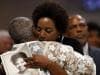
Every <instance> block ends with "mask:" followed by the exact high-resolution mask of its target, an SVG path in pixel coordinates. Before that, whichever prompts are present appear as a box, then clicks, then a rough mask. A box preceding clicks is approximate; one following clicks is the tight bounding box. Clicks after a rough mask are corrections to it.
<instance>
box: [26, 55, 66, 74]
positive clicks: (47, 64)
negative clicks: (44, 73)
mask: <svg viewBox="0 0 100 75" xmlns="http://www.w3.org/2000/svg"><path fill="white" fill-rule="evenodd" d="M26 61H27V62H28V64H27V65H26V66H27V67H38V68H43V69H47V70H48V71H49V72H50V74H51V75H58V74H59V75H67V73H66V71H65V70H64V69H62V68H61V66H60V65H58V64H57V63H55V62H52V61H50V60H49V59H48V58H47V57H45V56H43V55H33V57H32V58H29V59H28V58H27V60H26Z"/></svg>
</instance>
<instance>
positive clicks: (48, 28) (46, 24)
mask: <svg viewBox="0 0 100 75" xmlns="http://www.w3.org/2000/svg"><path fill="white" fill-rule="evenodd" d="M36 30H37V34H38V37H39V40H40V41H55V40H56V39H57V38H58V36H59V31H58V30H57V29H56V27H55V23H54V22H53V20H52V19H50V18H47V17H44V18H40V19H39V20H38V23H37V28H36Z"/></svg>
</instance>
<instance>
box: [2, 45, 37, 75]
mask: <svg viewBox="0 0 100 75" xmlns="http://www.w3.org/2000/svg"><path fill="white" fill-rule="evenodd" d="M31 55H32V54H31V50H30V48H29V47H28V44H26V43H22V44H18V45H14V46H13V48H12V50H11V51H8V52H6V53H4V54H2V55H1V60H2V64H3V66H4V69H5V72H6V75H39V74H38V69H33V68H26V67H25V64H27V63H26V62H25V60H24V58H26V57H30V56H31Z"/></svg>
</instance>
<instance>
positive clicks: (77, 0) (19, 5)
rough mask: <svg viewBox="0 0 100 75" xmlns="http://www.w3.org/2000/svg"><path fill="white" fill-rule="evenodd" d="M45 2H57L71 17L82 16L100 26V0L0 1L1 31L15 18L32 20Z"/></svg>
mask: <svg viewBox="0 0 100 75" xmlns="http://www.w3.org/2000/svg"><path fill="white" fill-rule="evenodd" d="M44 1H54V2H57V3H59V4H60V5H62V6H63V7H64V8H65V9H66V11H67V13H68V14H69V15H73V14H81V15H82V16H83V17H85V18H86V19H87V21H95V22H97V23H99V25H100V21H99V19H100V0H0V29H2V28H3V29H7V27H8V23H9V21H10V20H11V19H12V18H14V17H17V16H26V17H29V18H31V14H32V12H33V10H34V8H35V7H36V6H37V5H38V4H39V3H42V2H44Z"/></svg>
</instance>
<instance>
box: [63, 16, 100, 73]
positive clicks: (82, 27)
mask: <svg viewBox="0 0 100 75" xmlns="http://www.w3.org/2000/svg"><path fill="white" fill-rule="evenodd" d="M68 23H69V24H68V27H67V29H66V33H65V34H64V36H65V37H69V38H73V39H76V40H77V41H79V42H80V44H81V47H82V51H83V54H84V55H89V56H91V57H92V58H93V59H94V62H95V63H96V69H97V70H96V75H100V67H99V66H100V60H99V57H100V49H98V48H94V47H91V46H90V45H89V44H88V34H89V33H88V26H87V23H86V20H85V19H84V18H83V17H82V16H80V15H73V16H70V17H69V21H68Z"/></svg>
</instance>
